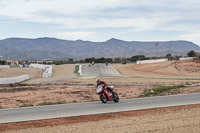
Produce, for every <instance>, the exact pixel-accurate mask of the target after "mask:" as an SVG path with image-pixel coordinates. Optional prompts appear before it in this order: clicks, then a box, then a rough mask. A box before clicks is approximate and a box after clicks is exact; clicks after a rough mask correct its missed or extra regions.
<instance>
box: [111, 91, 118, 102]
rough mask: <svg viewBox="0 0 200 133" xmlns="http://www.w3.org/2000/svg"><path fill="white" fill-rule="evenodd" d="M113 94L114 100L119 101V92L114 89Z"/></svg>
mask: <svg viewBox="0 0 200 133" xmlns="http://www.w3.org/2000/svg"><path fill="white" fill-rule="evenodd" d="M112 94H113V98H114V100H113V101H114V102H119V96H118V95H117V93H115V92H114V91H113V92H112Z"/></svg>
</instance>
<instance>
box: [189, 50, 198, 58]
mask: <svg viewBox="0 0 200 133" xmlns="http://www.w3.org/2000/svg"><path fill="white" fill-rule="evenodd" d="M187 55H188V57H195V56H196V52H195V51H194V50H190V51H189V52H188V53H187Z"/></svg>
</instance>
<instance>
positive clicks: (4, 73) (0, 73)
mask: <svg viewBox="0 0 200 133" xmlns="http://www.w3.org/2000/svg"><path fill="white" fill-rule="evenodd" d="M25 74H28V75H29V77H30V79H31V80H32V79H38V78H42V70H40V69H35V68H1V69H0V78H10V77H17V76H21V75H25Z"/></svg>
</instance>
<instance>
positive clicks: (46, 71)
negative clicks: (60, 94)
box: [29, 64, 53, 78]
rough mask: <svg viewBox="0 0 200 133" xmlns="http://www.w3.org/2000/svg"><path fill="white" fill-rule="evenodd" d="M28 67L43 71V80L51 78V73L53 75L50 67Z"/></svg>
mask: <svg viewBox="0 0 200 133" xmlns="http://www.w3.org/2000/svg"><path fill="white" fill-rule="evenodd" d="M29 67H32V68H39V69H42V70H44V72H43V74H42V77H43V78H49V77H51V76H52V73H53V67H52V66H51V65H42V64H30V65H29Z"/></svg>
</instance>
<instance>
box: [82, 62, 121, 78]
mask: <svg viewBox="0 0 200 133" xmlns="http://www.w3.org/2000/svg"><path fill="white" fill-rule="evenodd" d="M80 69H81V73H80V75H82V76H94V77H96V76H106V77H118V76H121V75H120V73H119V72H118V71H117V70H116V69H115V68H114V67H113V66H112V65H110V64H109V65H108V66H106V64H103V63H102V64H99V63H98V64H95V65H91V66H90V67H89V65H81V67H80Z"/></svg>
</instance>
